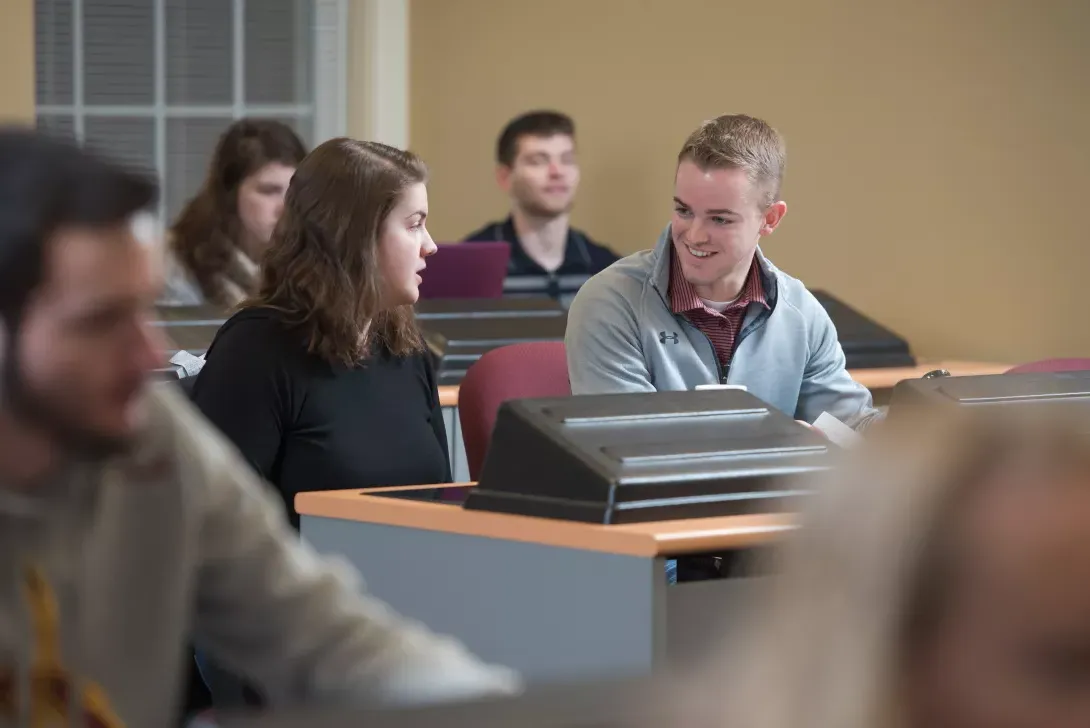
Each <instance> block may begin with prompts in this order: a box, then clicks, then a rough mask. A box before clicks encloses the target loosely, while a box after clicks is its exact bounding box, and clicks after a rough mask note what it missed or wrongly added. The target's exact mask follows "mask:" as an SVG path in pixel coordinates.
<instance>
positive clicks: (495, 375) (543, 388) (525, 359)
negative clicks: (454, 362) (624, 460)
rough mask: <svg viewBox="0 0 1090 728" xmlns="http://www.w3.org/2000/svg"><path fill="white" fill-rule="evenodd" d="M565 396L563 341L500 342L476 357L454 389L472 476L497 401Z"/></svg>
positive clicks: (481, 455) (568, 386) (485, 444)
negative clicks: (503, 343) (458, 385)
mask: <svg viewBox="0 0 1090 728" xmlns="http://www.w3.org/2000/svg"><path fill="white" fill-rule="evenodd" d="M569 395H571V384H570V383H569V381H568V362H567V358H566V357H565V355H564V344H563V342H560V341H542V342H533V343H527V344H513V345H512V346H503V347H500V348H499V349H493V350H492V351H490V352H488V353H487V354H485V355H484V356H482V357H481V358H480V359H478V360H477V361H476V362H474V363H473V365H472V366H470V367H469V371H467V372H466V376H465V379H463V380H462V384H461V386H460V387H459V388H458V417H459V419H460V421H461V425H462V439H463V440H464V441H465V447H466V462H467V464H468V465H469V474H470V477H472V478H473V480H477V479H478V478H479V477H480V475H481V469H482V468H483V467H484V458H485V455H486V454H487V452H488V441H489V440H490V439H491V437H492V428H493V427H494V426H495V424H496V415H497V414H498V413H499V410H500V405H501V404H503V403H504V402H506V401H507V400H509V399H532V398H536V397H567V396H569Z"/></svg>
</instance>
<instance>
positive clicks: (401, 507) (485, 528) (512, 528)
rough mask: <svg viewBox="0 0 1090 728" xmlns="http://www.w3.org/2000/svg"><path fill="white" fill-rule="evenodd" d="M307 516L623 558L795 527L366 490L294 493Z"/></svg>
mask: <svg viewBox="0 0 1090 728" xmlns="http://www.w3.org/2000/svg"><path fill="white" fill-rule="evenodd" d="M473 485H474V484H473V483H461V484H445V485H439V486H435V485H424V486H408V487H404V488H381V489H375V490H373V491H371V492H391V491H403V490H423V489H429V488H464V487H472V486H473ZM295 510H296V511H298V512H299V514H300V515H304V516H320V517H323V518H339V519H343V520H347V521H362V522H365V523H380V524H384V525H388V526H401V527H403V528H419V529H423V530H426V531H442V532H444V533H461V534H465V535H469V536H484V537H486V538H497V539H501V540H505V541H522V542H526V543H538V544H544V545H547V546H559V547H567V548H573V549H581V550H585V551H602V552H605V553H614V554H624V555H626V556H643V557H647V558H651V557H654V556H676V555H682V554H692V553H703V552H707V551H714V550H717V549H719V550H723V549H732V548H744V547H749V546H758V545H761V544H765V543H770V542H772V541H773V540H774V539H775V538H776V537H777V536H778V535H779V534H781V533H783V532H785V531H788V530H790V529H792V528H794V520H795V519H794V517H793V516H790V515H786V514H783V515H758V516H726V517H721V518H691V519H686V520H681V521H656V522H652V523H633V524H625V525H620V526H603V525H599V524H591V523H578V522H574V521H560V520H552V519H548V518H531V517H529V516H511V515H507V514H504V513H488V512H485V511H467V510H465V509H463V508H461V507H460V506H457V505H454V504H449V503H446V504H445V503H437V502H432V501H418V500H401V499H397V498H388V497H381V496H373V495H365V494H364V493H363V492H362V491H358V490H335V491H319V492H314V493H300V494H298V495H297V496H295Z"/></svg>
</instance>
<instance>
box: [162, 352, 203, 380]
mask: <svg viewBox="0 0 1090 728" xmlns="http://www.w3.org/2000/svg"><path fill="white" fill-rule="evenodd" d="M170 363H171V364H174V365H175V366H179V367H181V368H182V371H183V372H185V376H187V377H195V376H197V374H199V373H200V371H201V368H203V367H204V356H203V355H202V356H193V355H192V354H190V353H189V352H188V351H179V352H177V353H175V354H174V356H172V357H170Z"/></svg>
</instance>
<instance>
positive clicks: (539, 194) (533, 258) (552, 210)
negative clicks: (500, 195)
mask: <svg viewBox="0 0 1090 728" xmlns="http://www.w3.org/2000/svg"><path fill="white" fill-rule="evenodd" d="M496 162H497V168H496V180H497V182H498V183H499V185H500V187H501V188H502V189H503V190H504V192H506V193H507V194H508V195H509V196H510V197H511V214H510V215H509V216H508V218H507V219H506V220H503V221H501V222H492V223H489V224H488V225H485V226H484V227H483V228H481V229H480V230H477V231H476V232H474V233H472V234H470V235H467V236H466V238H465V239H466V240H467V241H484V240H504V241H507V242H508V243H510V244H511V260H510V263H509V264H508V267H507V282H506V283H505V285H504V291H505V292H506V293H507V294H509V295H510V294H523V295H547V296H551V297H553V298H556V299H558V300H560V301H561V302H562V303H565V304H566V303H567V302H569V301H570V300H571V298H572V297H573V296H574V295H575V292H576V291H578V290H579V287H580V286H581V285H582V284H583V282H584V281H586V280H587V278H589V277H590V276H592V275H594V274H595V273H597V272H599V271H601V270H603V269H604V268H606V267H608V266H609V265H610V264H611V263H613V262H614V261H615V260H617V255H616V254H615V253H614V252H613V251H612V250H610V249H609V248H607V247H605V246H603V245H599V244H597V243H595V242H593V241H592V240H591V239H590V238H589V237H588V236H587V235H586V234H585V233H583V232H581V231H579V230H576V229H575V228H573V227H571V224H570V214H571V208H572V203H573V201H574V199H575V191H576V189H577V188H578V186H579V164H578V162H576V159H575V123H574V122H573V121H572V120H571V118H570V117H568V116H566V115H564V114H561V113H559V112H556V111H532V112H529V113H527V114H523V115H522V116H519V117H518V118H516V119H514V120H512V121H511V122H510V123H508V124H507V126H506V127H505V128H504V130H503V133H502V134H500V138H499V140H498V142H497V144H496Z"/></svg>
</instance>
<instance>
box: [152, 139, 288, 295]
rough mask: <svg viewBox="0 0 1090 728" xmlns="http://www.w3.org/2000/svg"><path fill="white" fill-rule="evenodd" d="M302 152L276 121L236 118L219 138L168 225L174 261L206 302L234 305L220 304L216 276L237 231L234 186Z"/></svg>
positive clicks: (228, 255) (220, 289)
mask: <svg viewBox="0 0 1090 728" xmlns="http://www.w3.org/2000/svg"><path fill="white" fill-rule="evenodd" d="M306 153H307V150H306V147H305V146H304V145H303V142H302V141H300V139H299V137H298V136H296V134H295V132H293V131H292V130H291V129H290V128H289V127H288V126H287V125H285V124H282V123H280V122H279V121H272V120H265V119H240V120H238V121H236V122H235V123H233V124H231V126H229V127H228V128H227V131H225V132H224V133H223V135H222V136H221V137H220V139H219V142H218V143H217V144H216V151H215V153H214V154H213V155H212V162H211V164H209V167H208V174H207V176H206V177H205V180H204V183H203V184H202V185H201V189H200V190H199V191H198V192H197V194H196V196H195V197H194V198H193V199H192V200H190V201H189V203H188V204H186V206H185V208H184V209H183V210H182V212H181V214H180V215H178V218H177V219H176V220H175V221H174V225H173V226H171V241H170V246H171V249H172V250H173V252H174V255H175V257H176V258H177V259H178V261H179V262H180V263H181V264H182V265H183V266H184V267H185V269H186V270H188V271H189V272H190V273H191V274H192V275H193V278H194V279H195V280H196V282H197V285H198V286H200V289H201V293H202V294H203V295H204V296H205V298H207V299H208V300H209V301H212V302H215V303H219V304H222V305H229V304H233V303H234V301H228V300H225V299H226V298H227V296H226V292H225V291H224V290H223V286H222V283H221V282H220V276H221V274H222V273H223V271H224V269H225V268H227V266H228V264H229V262H230V260H231V256H232V255H233V250H234V248H235V246H236V241H237V240H238V239H239V235H240V233H241V230H240V227H241V222H240V221H239V217H238V189H239V186H240V185H241V184H242V183H243V181H245V180H246V178H247V177H249V176H250V175H252V174H254V173H256V172H257V171H258V170H260V169H261V168H262V167H264V166H265V165H267V164H271V163H274V162H278V163H280V164H283V165H285V166H288V167H295V166H298V164H299V162H301V161H302V159H303V157H304V156H306ZM247 293H253V291H248V292H247Z"/></svg>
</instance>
